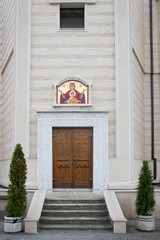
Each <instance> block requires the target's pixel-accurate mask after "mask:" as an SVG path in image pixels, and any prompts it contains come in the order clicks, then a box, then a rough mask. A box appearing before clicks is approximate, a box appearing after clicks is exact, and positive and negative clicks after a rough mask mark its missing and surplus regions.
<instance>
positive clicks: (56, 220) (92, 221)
mask: <svg viewBox="0 0 160 240" xmlns="http://www.w3.org/2000/svg"><path fill="white" fill-rule="evenodd" d="M39 223H40V224H67V225H68V224H71V225H79V224H81V225H85V224H89V225H96V224H98V225H100V224H103V225H104V224H110V218H109V217H90V218H89V217H66V218H65V217H44V216H42V217H41V218H40V222H39Z"/></svg>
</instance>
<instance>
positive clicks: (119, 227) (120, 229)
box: [113, 221, 126, 233]
mask: <svg viewBox="0 0 160 240" xmlns="http://www.w3.org/2000/svg"><path fill="white" fill-rule="evenodd" d="M113 232H114V233H126V221H124V222H123V221H121V222H120V221H115V222H114V223H113Z"/></svg>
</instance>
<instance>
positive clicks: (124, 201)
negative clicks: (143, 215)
mask: <svg viewBox="0 0 160 240" xmlns="http://www.w3.org/2000/svg"><path fill="white" fill-rule="evenodd" d="M136 195H137V191H136V190H126V191H125V190H124V191H123V190H120V191H116V196H117V198H118V201H119V203H120V206H121V208H122V211H123V213H124V216H125V217H126V218H128V219H136V217H137V215H136V211H135V201H136ZM155 200H156V205H155V211H154V216H155V218H156V219H160V205H159V201H160V191H159V190H158V189H155Z"/></svg>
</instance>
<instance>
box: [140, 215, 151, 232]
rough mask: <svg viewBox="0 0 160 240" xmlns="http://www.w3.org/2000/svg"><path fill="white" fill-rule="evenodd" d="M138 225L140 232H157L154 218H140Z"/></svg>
mask: <svg viewBox="0 0 160 240" xmlns="http://www.w3.org/2000/svg"><path fill="white" fill-rule="evenodd" d="M136 223H137V229H138V230H140V231H146V232H150V231H154V230H155V219H154V216H138V217H137V220H136Z"/></svg>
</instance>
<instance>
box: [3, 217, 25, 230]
mask: <svg viewBox="0 0 160 240" xmlns="http://www.w3.org/2000/svg"><path fill="white" fill-rule="evenodd" d="M20 231H22V217H7V216H5V217H4V232H8V233H14V232H20Z"/></svg>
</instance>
